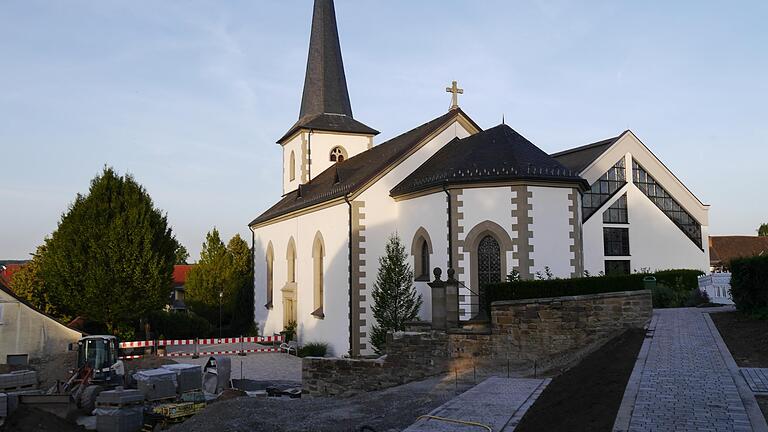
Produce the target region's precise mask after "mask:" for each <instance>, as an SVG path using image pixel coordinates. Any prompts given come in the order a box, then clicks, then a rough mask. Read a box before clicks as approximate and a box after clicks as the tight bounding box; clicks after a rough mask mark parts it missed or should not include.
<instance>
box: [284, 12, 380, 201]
mask: <svg viewBox="0 0 768 432" xmlns="http://www.w3.org/2000/svg"><path fill="white" fill-rule="evenodd" d="M378 133H379V132H378V131H376V130H375V129H372V128H370V127H368V126H366V125H364V124H363V123H360V122H359V121H357V120H355V119H354V118H353V117H352V105H351V104H350V102H349V91H348V90H347V79H346V76H345V75H344V62H343V61H342V59H341V45H340V43H339V32H338V30H337V28H336V11H335V8H334V6H333V0H315V6H314V12H313V15H312V34H311V36H310V40H309V57H308V59H307V71H306V75H305V77H304V93H303V94H302V97H301V110H300V112H299V120H298V121H297V122H296V124H294V125H293V126H292V127H291V128H290V129H289V130H288V132H287V133H286V134H285V135H283V137H282V138H280V139H279V140H278V141H277V143H278V144H280V145H281V146H282V147H283V194H286V193H288V192H291V191H293V190H296V188H298V187H299V185H300V184H304V183H307V182H309V181H310V180H311V179H312V178H313V177H315V176H317V175H318V174H320V173H321V172H323V171H325V170H326V169H327V168H329V167H331V166H332V165H333V164H335V163H339V162H343V161H344V160H345V159H347V158H350V157H352V156H355V155H357V154H359V153H361V152H364V151H365V150H368V149H369V148H371V146H373V137H374V136H375V135H377V134H378Z"/></svg>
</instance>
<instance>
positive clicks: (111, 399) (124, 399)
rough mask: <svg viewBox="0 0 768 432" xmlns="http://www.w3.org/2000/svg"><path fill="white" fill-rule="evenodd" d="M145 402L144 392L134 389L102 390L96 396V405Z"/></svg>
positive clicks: (121, 404) (123, 404) (122, 404)
mask: <svg viewBox="0 0 768 432" xmlns="http://www.w3.org/2000/svg"><path fill="white" fill-rule="evenodd" d="M142 402H144V394H143V393H142V392H141V391H139V390H134V389H127V390H126V389H115V390H109V391H105V392H101V393H100V394H99V397H98V398H96V406H97V407H98V406H100V405H101V406H105V405H110V406H125V405H135V404H137V403H142Z"/></svg>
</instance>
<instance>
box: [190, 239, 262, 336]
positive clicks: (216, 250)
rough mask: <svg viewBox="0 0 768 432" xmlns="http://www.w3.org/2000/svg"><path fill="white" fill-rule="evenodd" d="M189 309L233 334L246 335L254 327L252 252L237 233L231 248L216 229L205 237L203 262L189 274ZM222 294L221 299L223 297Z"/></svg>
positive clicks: (231, 242)
mask: <svg viewBox="0 0 768 432" xmlns="http://www.w3.org/2000/svg"><path fill="white" fill-rule="evenodd" d="M185 288H186V298H187V303H188V304H189V306H190V307H191V308H192V310H194V311H195V312H196V313H198V314H199V315H201V316H203V317H205V318H207V319H208V320H209V321H211V322H212V323H216V324H218V321H219V301H220V300H221V314H222V317H221V319H222V322H223V323H224V325H226V326H227V327H228V332H229V333H233V332H234V333H244V332H246V331H248V329H249V327H251V326H252V324H253V276H252V269H251V250H250V248H249V246H248V243H247V242H246V241H245V240H243V238H242V237H240V235H239V234H236V235H235V236H234V237H232V238H231V239H230V240H229V242H228V243H227V245H226V246H225V245H224V242H223V241H222V240H221V236H220V234H219V231H218V230H217V229H216V228H213V229H212V230H211V231H210V232H208V234H207V235H206V237H205V242H204V243H203V247H202V250H201V252H200V260H199V261H198V263H197V265H196V266H194V267H193V268H192V269H191V270H190V271H189V274H188V275H187V281H186V284H185ZM219 295H221V299H220V298H219Z"/></svg>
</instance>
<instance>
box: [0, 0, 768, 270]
mask: <svg viewBox="0 0 768 432" xmlns="http://www.w3.org/2000/svg"><path fill="white" fill-rule="evenodd" d="M336 12H337V19H338V23H339V33H340V37H341V45H342V52H343V56H344V64H345V68H346V75H347V82H348V85H349V91H350V97H351V101H352V108H353V111H354V116H355V118H356V119H358V120H360V121H362V122H364V123H365V124H367V125H369V126H371V127H374V128H375V129H377V130H380V131H382V133H381V134H380V135H379V136H378V137H376V141H375V142H376V143H381V142H383V141H385V140H386V139H389V138H391V137H393V136H396V135H398V134H400V133H402V132H405V131H407V130H409V129H411V128H413V127H415V126H418V125H419V124H421V123H424V122H426V121H428V120H431V119H432V118H434V117H437V116H438V115H441V114H443V113H445V112H446V111H447V110H448V107H449V105H450V95H449V94H447V93H445V87H446V86H447V85H449V84H450V82H451V81H452V80H457V81H458V82H459V86H460V87H462V88H464V89H465V93H464V95H463V96H462V97H461V98H460V105H461V107H462V108H463V109H464V111H466V112H467V113H468V114H469V115H470V116H471V117H472V118H473V119H474V120H475V121H476V122H477V123H479V124H480V126H482V127H484V128H487V127H492V126H495V125H497V124H499V123H500V122H501V119H502V116H504V117H505V119H506V123H507V124H508V125H510V126H511V127H512V128H514V129H515V130H517V131H518V132H520V133H521V134H522V135H524V136H525V137H527V138H528V139H529V140H531V141H532V142H533V143H535V144H536V145H538V146H539V147H540V148H542V149H543V150H545V151H547V152H550V153H551V152H556V151H559V150H563V149H566V148H570V147H575V146H578V145H582V144H587V143H590V142H594V141H598V140H601V139H604V138H608V137H612V136H616V135H618V134H619V133H621V132H622V131H624V130H625V129H631V130H632V131H633V132H635V134H637V135H638V136H639V137H640V139H641V140H642V141H643V142H644V143H645V144H646V145H647V146H649V147H650V148H651V150H652V151H653V152H654V153H655V154H656V155H657V156H658V157H659V158H660V159H661V160H662V161H663V162H664V163H665V164H666V165H667V166H668V167H669V168H670V169H671V170H672V172H674V173H675V174H676V175H677V176H678V177H679V178H680V179H681V180H682V181H683V183H685V184H686V185H687V186H688V187H689V188H690V189H691V190H692V191H693V192H694V193H695V194H696V195H697V197H698V198H699V199H701V201H703V202H704V203H706V204H710V205H711V209H710V231H711V233H712V234H745V235H753V234H755V232H756V229H757V227H758V225H759V224H760V223H762V222H768V192H765V186H766V180H767V179H768V174H766V168H767V166H766V161H768V108H766V100H768V48H767V47H768V27H766V26H765V22H766V20H768V2H766V1H763V0H758V1H740V2H722V1H675V2H668V1H642V2H638V1H616V0H605V1H599V0H595V1H565V0H538V1H508V0H498V1H497V0H484V1H474V0H473V1H470V0H420V1H413V0H386V1H384V0H380V1H374V0H337V1H336ZM311 13H312V2H311V1H310V0H301V1H299V0H291V1H286V0H269V1H267V0H251V1H227V2H220V1H163V2H157V1H140V0H131V1H77V0H71V1H35V0H4V1H2V2H0V162H1V164H0V202H2V207H0V259H25V258H28V257H29V253H30V252H33V251H34V250H35V248H36V247H37V245H39V244H40V243H41V242H42V241H43V239H44V238H45V237H46V236H48V235H50V233H51V232H53V231H54V230H55V229H56V226H57V223H58V221H59V219H60V217H61V214H62V213H63V212H64V211H66V209H67V207H68V206H69V205H70V203H71V202H72V201H73V200H74V198H75V196H76V194H77V193H86V192H87V190H88V185H89V181H90V180H91V179H92V178H93V177H94V176H96V175H98V174H99V172H100V171H101V170H102V169H103V167H104V166H105V165H108V166H112V167H114V168H115V169H116V170H117V171H118V172H120V173H130V174H132V175H133V176H134V177H135V178H136V179H137V181H139V182H140V183H141V184H142V185H144V186H145V188H146V189H147V190H148V192H149V193H150V194H151V196H152V198H153V200H154V203H155V205H156V206H157V207H158V208H160V209H162V211H163V212H166V213H167V215H168V219H169V221H170V223H171V225H172V227H173V231H174V233H175V235H176V237H177V239H178V240H179V241H180V242H181V243H182V244H184V245H185V246H186V247H187V249H188V250H189V252H190V254H191V259H192V260H193V261H194V260H197V259H198V257H199V251H200V248H201V244H202V242H203V240H204V238H205V233H206V232H207V231H209V230H210V229H211V228H212V227H214V226H215V227H217V228H218V229H219V230H220V231H221V233H222V237H223V238H224V239H225V240H226V239H228V238H229V237H231V236H232V235H234V234H236V233H239V234H240V235H242V236H244V237H245V238H246V239H250V235H249V234H248V228H247V224H248V222H250V221H251V220H252V219H254V218H255V217H256V216H258V215H259V214H260V213H261V212H263V211H264V210H266V209H267V208H268V207H269V206H271V205H272V204H274V203H275V202H276V201H277V200H278V199H279V197H280V194H281V172H282V160H281V151H280V146H279V145H278V144H276V143H275V141H276V140H277V139H278V138H280V137H281V136H282V135H283V133H285V132H286V131H287V130H288V128H289V127H290V126H291V125H293V123H294V122H295V121H296V119H297V117H298V111H299V105H300V101H301V90H302V85H303V79H304V71H305V67H306V57H307V48H308V44H309V29H310V22H311Z"/></svg>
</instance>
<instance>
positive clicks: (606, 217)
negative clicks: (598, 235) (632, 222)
mask: <svg viewBox="0 0 768 432" xmlns="http://www.w3.org/2000/svg"><path fill="white" fill-rule="evenodd" d="M603 223H608V224H629V211H628V209H627V194H626V192H625V193H624V195H622V196H620V197H619V199H617V200H616V201H615V202H614V203H613V204H611V206H610V207H608V208H607V209H605V211H603Z"/></svg>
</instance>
